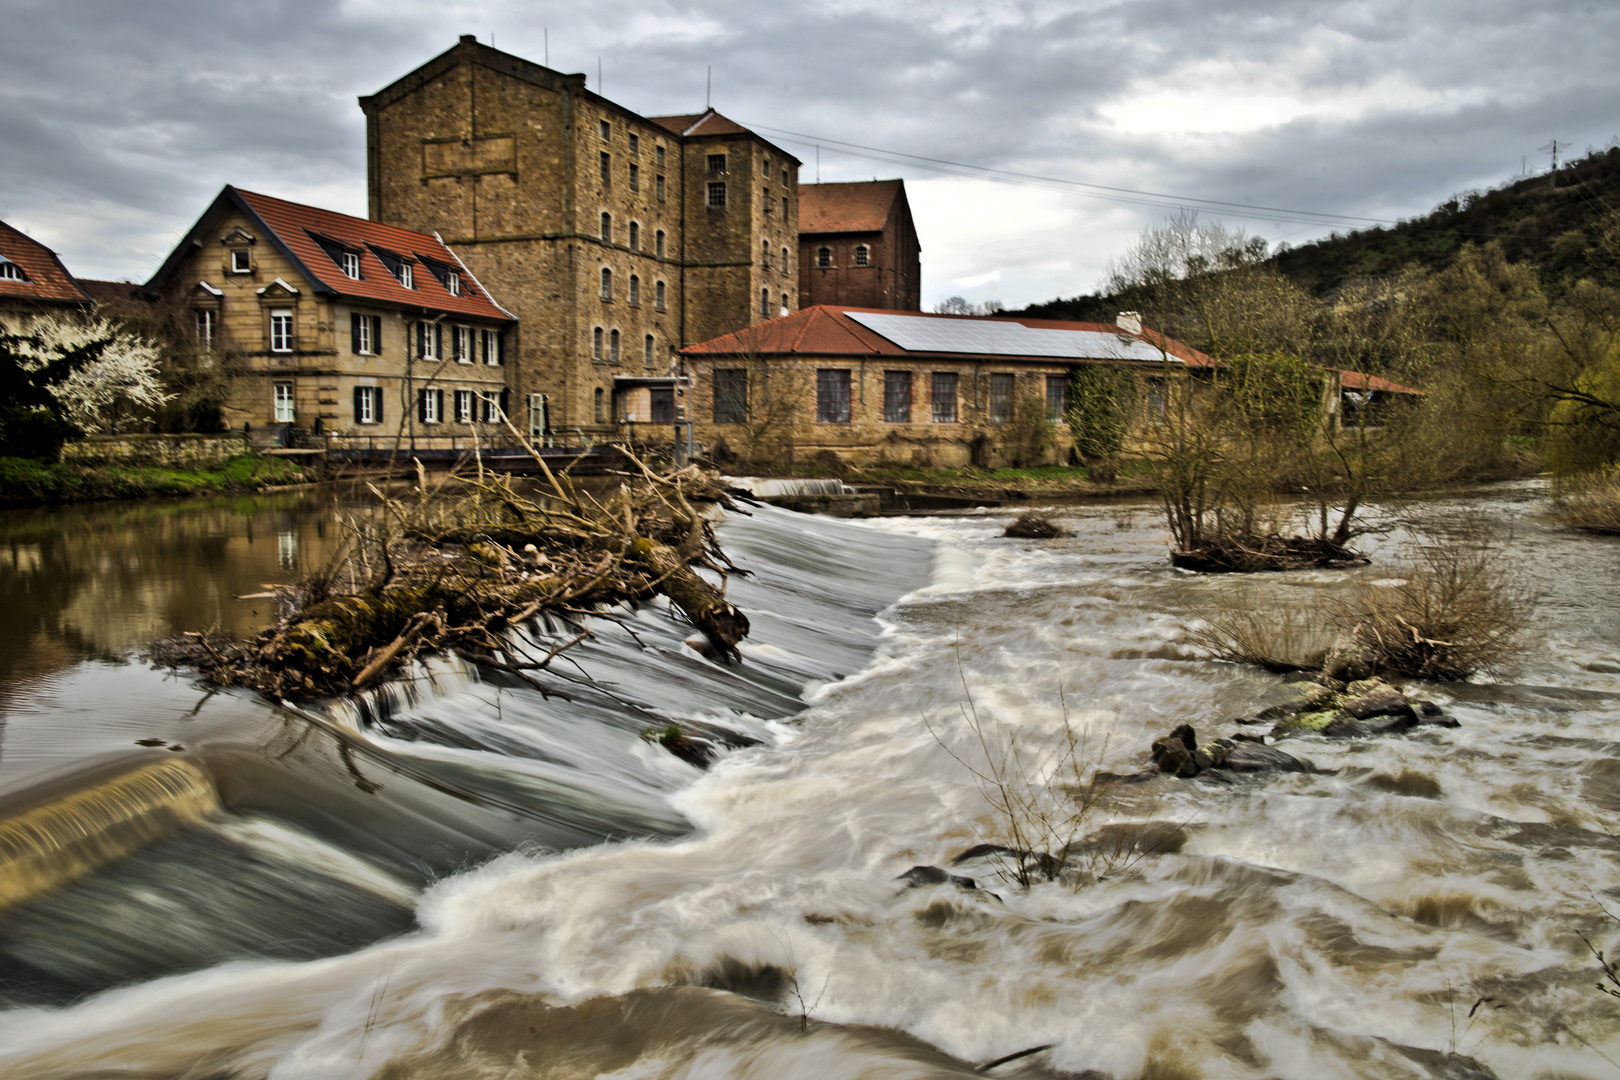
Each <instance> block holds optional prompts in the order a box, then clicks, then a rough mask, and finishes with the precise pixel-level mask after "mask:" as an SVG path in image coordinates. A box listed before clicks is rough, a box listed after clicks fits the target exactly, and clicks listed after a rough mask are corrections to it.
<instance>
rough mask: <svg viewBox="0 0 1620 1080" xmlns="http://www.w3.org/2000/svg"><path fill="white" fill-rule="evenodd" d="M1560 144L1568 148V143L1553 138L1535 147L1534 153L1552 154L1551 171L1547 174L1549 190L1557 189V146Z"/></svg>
mask: <svg viewBox="0 0 1620 1080" xmlns="http://www.w3.org/2000/svg"><path fill="white" fill-rule="evenodd" d="M1560 146H1562V147H1563V148H1564V149H1566V150H1567V149H1569V143H1567V142H1563V143H1560V142H1559V141H1558V140H1557V139H1554V140H1553V141H1552V142H1550V143H1548V144H1547V145H1546V146H1538V147H1536V153H1538V154H1548V153H1550V154H1552V171H1551V172H1549V173H1548V174H1547V190H1549V191H1557V190H1558V148H1559V147H1560Z"/></svg>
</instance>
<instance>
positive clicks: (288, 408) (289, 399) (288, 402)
mask: <svg viewBox="0 0 1620 1080" xmlns="http://www.w3.org/2000/svg"><path fill="white" fill-rule="evenodd" d="M271 394H272V397H271V401H272V402H273V410H274V411H273V413H272V415H273V416H275V418H276V423H278V424H290V423H292V422H293V421H294V420H296V419H297V418H298V409H297V402H296V401H295V399H294V398H293V384H292V383H290V382H278V383H275V384H274V388H273V389H272V390H271Z"/></svg>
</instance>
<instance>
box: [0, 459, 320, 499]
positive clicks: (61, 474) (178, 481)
mask: <svg viewBox="0 0 1620 1080" xmlns="http://www.w3.org/2000/svg"><path fill="white" fill-rule="evenodd" d="M303 479H304V472H303V470H302V469H301V468H300V467H299V466H298V465H296V464H294V463H293V462H291V461H287V460H284V459H282V458H271V457H263V456H261V455H259V454H243V455H240V456H239V457H234V458H231V459H230V460H228V461H225V462H223V463H221V464H220V465H218V466H216V467H214V468H211V469H168V468H162V467H160V466H155V465H123V466H105V467H96V468H87V467H85V466H82V465H68V464H58V463H52V462H47V461H35V460H33V459H32V458H14V457H0V506H36V505H39V504H41V503H59V502H79V501H87V500H92V499H145V498H153V497H158V496H167V495H210V494H215V493H218V492H228V491H252V490H256V489H259V488H266V487H274V486H276V485H278V484H296V483H298V482H300V481H302V480H303Z"/></svg>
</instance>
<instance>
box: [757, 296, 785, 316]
mask: <svg viewBox="0 0 1620 1080" xmlns="http://www.w3.org/2000/svg"><path fill="white" fill-rule="evenodd" d="M788 310H789V309H788V294H787V293H783V294H782V308H781V310H780V311H779V312H778V314H780V315H786V314H787V313H788ZM759 313H760V314H761V315H764V316H765V317H766V318H769V317H770V314H771V290H769V289H761V290H759Z"/></svg>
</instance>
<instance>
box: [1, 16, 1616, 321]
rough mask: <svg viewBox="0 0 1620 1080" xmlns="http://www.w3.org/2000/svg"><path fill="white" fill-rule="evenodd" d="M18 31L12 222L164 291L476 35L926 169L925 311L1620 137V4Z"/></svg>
mask: <svg viewBox="0 0 1620 1080" xmlns="http://www.w3.org/2000/svg"><path fill="white" fill-rule="evenodd" d="M0 27H3V32H0V219H4V220H6V221H8V222H10V223H11V224H13V225H15V226H16V227H18V228H20V229H22V230H24V231H25V232H28V233H30V234H31V235H33V236H35V237H36V238H38V239H39V240H41V241H42V242H44V243H46V244H47V245H49V246H51V247H53V248H55V249H56V250H57V251H58V252H59V253H60V254H61V256H62V257H63V259H64V261H65V262H66V263H67V265H68V267H69V269H71V270H72V271H73V272H75V273H76V274H79V275H81V276H84V277H110V278H131V279H135V280H144V279H145V278H146V276H147V275H149V274H150V273H151V272H152V271H153V270H154V269H155V268H156V267H157V265H158V263H159V262H160V261H161V260H162V258H163V256H164V255H165V254H166V253H167V252H168V250H169V249H170V247H171V246H172V245H173V244H174V243H175V242H176V241H177V240H178V239H179V238H180V236H181V235H182V234H183V233H184V232H185V230H186V229H187V227H189V225H190V224H191V222H192V220H193V219H194V218H195V217H196V216H197V215H198V214H199V213H200V212H201V211H202V209H203V208H204V206H206V204H207V202H208V201H209V199H210V198H211V197H212V196H213V195H214V194H215V193H216V192H217V191H218V189H219V188H220V187H221V186H222V185H224V184H226V183H233V184H237V185H239V186H241V187H245V188H249V189H252V190H258V191H263V192H266V193H270V194H275V195H279V196H282V197H285V198H291V199H296V200H301V201H305V202H310V203H315V204H318V205H321V206H326V207H330V208H332V209H336V210H342V211H346V212H349V213H355V214H363V213H364V212H365V170H364V161H363V140H364V122H363V118H362V116H361V114H360V110H359V108H358V106H357V105H356V103H355V99H356V97H358V96H359V95H361V94H367V93H371V92H373V91H375V90H377V89H379V88H381V87H382V86H384V85H386V84H387V83H389V82H391V81H393V80H394V79H395V78H397V77H399V76H400V75H403V74H405V73H406V72H407V71H410V70H411V69H412V68H414V67H416V66H418V65H419V64H421V63H423V62H425V61H426V60H428V59H430V58H431V57H433V56H435V55H437V54H438V53H440V52H442V51H444V50H445V49H447V48H449V47H450V46H452V45H454V44H455V41H456V37H457V35H458V34H466V33H470V34H476V35H477V36H478V38H479V39H480V40H481V41H484V42H490V41H491V40H493V42H494V44H495V45H496V46H497V47H498V48H501V49H503V50H506V51H508V52H513V53H516V54H518V55H520V56H524V57H526V58H528V59H530V60H534V61H540V62H543V61H545V59H546V56H547V42H548V39H549V59H550V64H551V66H552V67H554V68H558V69H560V70H563V71H570V72H573V71H580V72H585V73H586V74H587V76H588V78H589V83H590V85H591V87H592V88H593V89H598V90H600V91H601V92H604V93H605V94H606V95H607V96H608V97H610V98H613V99H614V100H617V101H619V102H620V103H622V104H624V105H626V106H628V107H630V108H632V109H635V110H637V111H640V112H642V113H644V114H659V113H674V112H689V111H695V110H697V109H700V108H701V107H702V105H703V100H704V78H705V69H706V68H707V67H709V66H712V68H713V79H714V91H713V95H714V105H715V107H716V108H718V109H720V110H721V111H722V112H724V113H726V114H727V115H728V116H731V117H733V118H734V119H737V120H739V121H741V122H743V123H746V124H749V125H751V126H753V127H755V128H756V129H758V130H760V131H761V132H762V133H765V134H767V135H769V136H770V137H772V138H774V139H775V140H776V141H777V142H778V143H779V145H781V146H782V147H783V148H784V149H787V150H789V151H790V152H793V153H795V154H797V155H798V156H799V157H800V158H801V159H802V160H803V161H804V162H805V166H804V169H803V171H802V172H801V179H802V180H804V181H806V182H808V181H813V180H814V179H815V178H816V172H817V166H816V160H817V156H818V152H817V148H816V141H817V140H821V146H820V150H819V159H820V166H819V170H820V177H821V179H823V180H849V179H869V178H872V177H874V176H878V177H889V176H903V177H905V179H906V181H907V189H908V191H909V193H910V196H911V202H912V207H913V210H914V213H915V215H916V218H917V226H918V231H919V233H920V234H921V237H922V243H923V300H924V305H925V306H927V307H931V306H932V305H933V304H934V303H936V302H937V301H939V300H940V299H943V298H944V297H947V296H951V295H962V296H966V297H967V298H969V299H972V300H988V299H997V300H1000V301H1002V302H1003V303H1005V304H1007V305H1008V306H1013V307H1016V306H1020V305H1022V304H1025V303H1029V302H1032V301H1039V300H1044V299H1050V298H1051V297H1054V296H1058V295H1063V296H1070V295H1074V294H1076V293H1079V292H1084V291H1089V290H1090V289H1091V288H1092V287H1093V286H1095V284H1096V283H1097V281H1098V278H1099V276H1100V274H1101V273H1102V271H1103V269H1104V267H1105V266H1106V264H1107V262H1108V260H1109V259H1110V258H1111V257H1112V256H1114V255H1116V254H1117V253H1118V252H1119V251H1120V250H1122V249H1123V248H1124V247H1125V246H1127V245H1128V244H1129V243H1130V242H1131V240H1132V239H1133V238H1134V236H1135V235H1136V234H1137V232H1138V230H1140V229H1141V228H1142V227H1143V226H1144V225H1145V224H1151V223H1155V222H1158V221H1161V220H1163V219H1164V217H1166V216H1167V215H1168V214H1170V213H1172V212H1174V210H1175V208H1176V206H1178V205H1180V202H1179V201H1182V200H1206V201H1205V202H1201V203H1199V204H1198V205H1199V206H1200V213H1201V214H1202V215H1203V216H1204V217H1208V218H1218V219H1220V220H1222V221H1224V222H1225V223H1226V224H1228V225H1230V226H1234V227H1237V226H1241V227H1244V228H1247V229H1248V230H1249V231H1250V232H1251V233H1258V234H1259V235H1261V236H1264V237H1266V238H1267V239H1269V240H1272V241H1274V242H1275V241H1280V240H1286V241H1289V242H1291V243H1295V244H1297V243H1300V242H1301V241H1304V240H1309V239H1311V238H1313V237H1317V236H1321V235H1324V234H1326V233H1327V232H1329V231H1330V230H1332V229H1334V228H1339V229H1344V228H1347V227H1355V226H1357V225H1359V224H1362V223H1363V222H1362V221H1360V220H1359V219H1395V218H1399V217H1404V216H1411V215H1414V214H1420V213H1424V212H1426V211H1427V210H1429V209H1430V208H1432V207H1433V206H1434V205H1436V204H1437V203H1439V202H1441V201H1442V200H1444V199H1445V198H1446V197H1447V196H1449V195H1450V194H1452V193H1455V192H1459V191H1465V190H1468V189H1470V188H1475V187H1486V186H1490V185H1492V184H1496V183H1500V182H1501V181H1503V180H1506V179H1508V178H1510V177H1512V176H1513V175H1515V174H1517V173H1519V171H1520V169H1521V167H1522V164H1523V163H1524V162H1525V161H1526V160H1528V164H1529V169H1530V171H1532V172H1536V171H1544V170H1545V169H1546V167H1547V155H1546V154H1545V153H1541V154H1538V153H1537V148H1539V147H1542V146H1544V145H1546V144H1547V142H1548V141H1549V140H1550V139H1553V138H1557V139H1559V140H1560V141H1568V142H1569V143H1570V144H1571V145H1572V148H1573V151H1574V152H1575V153H1577V154H1579V153H1582V152H1584V151H1585V150H1586V149H1587V148H1588V147H1589V146H1604V145H1606V144H1608V143H1609V141H1610V140H1611V138H1613V137H1614V136H1615V134H1616V133H1617V132H1620V64H1616V63H1615V62H1614V52H1615V48H1616V46H1617V45H1620V5H1616V4H1613V3H1588V2H1584V0H1582V2H1574V3H1565V2H1560V0H1543V2H1538V3H1509V2H1500V0H1466V2H1464V0H1428V2H1426V3H1414V2H1412V0H1360V2H1325V0H1318V2H1313V3H1300V2H1298V0H1292V2H1285V0H1198V2H1193V0H1140V2H1123V3H1121V2H1107V0H1098V2H1083V0H1078V2H1077V0H1057V2H1046V0H1027V2H995V0H984V2H973V0H929V2H927V3H911V2H901V0H883V2H875V0H819V2H816V3H813V4H812V3H802V4H801V3H794V2H787V3H783V2H776V3H759V2H758V0H749V2H743V0H719V2H712V3H691V4H674V3H662V2H658V0H596V2H595V3H591V4H581V3H578V2H577V0H570V2H567V3H561V2H558V3H553V2H549V0H511V2H508V0H488V2H484V3H477V4H473V3H460V2H457V0H335V2H334V0H255V2H253V3H243V2H237V0H162V2H152V0H0ZM599 60H600V64H601V73H602V82H601V83H600V84H598V80H597V70H598V69H597V65H598V61H599ZM788 133H795V134H788ZM806 136H808V138H806ZM839 144H857V145H859V146H861V147H867V148H874V149H875V150H878V151H885V152H887V153H873V152H872V150H853V149H851V148H849V147H848V146H840V145H839ZM896 155H904V156H896ZM920 159H934V160H933V161H925V160H920ZM947 163H949V164H947ZM961 166H972V167H973V168H962V167H961ZM979 169H988V170H1000V172H995V173H985V172H979V171H977V170H979ZM1010 174H1019V175H1010ZM1083 185H1094V186H1093V187H1086V186H1083ZM1100 189H1123V190H1112V191H1110V190H1100ZM1132 192H1150V193H1156V194H1162V195H1168V196H1171V198H1170V199H1162V198H1149V197H1143V196H1140V195H1137V194H1132ZM1219 204H1233V205H1229V206H1222V205H1219ZM1260 207H1264V208H1266V209H1255V208H1260ZM1282 211H1295V212H1296V213H1291V214H1284V213H1282ZM1297 212H1304V213H1297ZM1330 215H1343V217H1334V216H1330Z"/></svg>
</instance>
